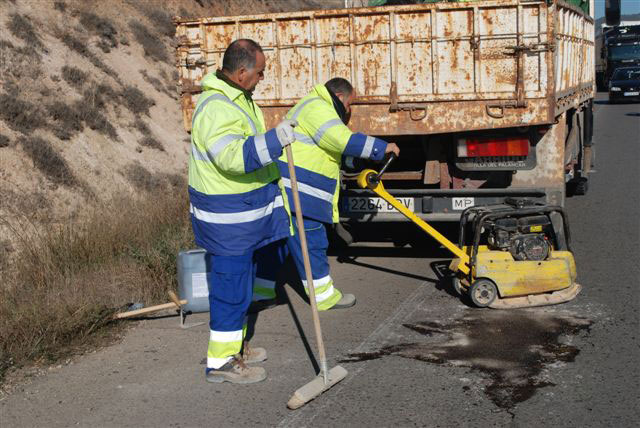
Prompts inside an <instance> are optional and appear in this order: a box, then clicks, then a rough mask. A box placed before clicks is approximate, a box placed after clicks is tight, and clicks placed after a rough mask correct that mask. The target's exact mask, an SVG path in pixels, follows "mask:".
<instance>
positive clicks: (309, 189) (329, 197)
mask: <svg viewBox="0 0 640 428" xmlns="http://www.w3.org/2000/svg"><path fill="white" fill-rule="evenodd" d="M282 183H283V184H284V186H285V187H288V188H291V180H290V179H288V178H286V177H282ZM298 190H299V191H300V192H302V193H306V194H307V195H309V196H313V197H316V198H318V199H322V200H324V201H327V202H330V203H333V193H329V192H325V191H324V190H321V189H318V188H316V187H313V186H310V185H308V184H306V183H301V182H298Z"/></svg>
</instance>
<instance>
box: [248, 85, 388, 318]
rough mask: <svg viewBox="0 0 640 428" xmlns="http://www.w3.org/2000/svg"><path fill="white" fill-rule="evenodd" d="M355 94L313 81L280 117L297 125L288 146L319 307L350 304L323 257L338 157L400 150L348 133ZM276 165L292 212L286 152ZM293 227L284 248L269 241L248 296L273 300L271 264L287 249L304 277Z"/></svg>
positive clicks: (332, 218) (333, 218)
mask: <svg viewBox="0 0 640 428" xmlns="http://www.w3.org/2000/svg"><path fill="white" fill-rule="evenodd" d="M355 96H356V93H355V90H354V89H353V87H352V86H351V84H350V83H349V81H347V80H345V79H342V78H333V79H331V80H329V81H328V82H327V83H326V84H324V85H316V86H315V87H314V88H313V89H312V90H311V92H310V93H309V94H308V95H307V96H305V97H304V98H302V99H301V100H300V101H299V102H298V103H297V104H296V105H295V106H294V107H293V108H292V109H291V110H289V112H288V113H287V115H286V118H287V119H289V120H293V121H295V122H296V123H297V126H296V127H295V129H294V135H295V140H296V141H295V142H294V143H293V144H292V145H291V149H292V151H293V159H294V162H295V171H296V178H297V180H298V191H299V193H300V202H301V208H302V214H303V221H304V229H305V232H306V237H307V244H308V247H309V258H310V261H311V271H312V274H313V283H314V287H315V295H316V303H317V306H318V309H319V310H321V311H322V310H327V309H336V308H348V307H350V306H353V305H354V304H355V302H356V299H355V296H354V295H353V294H346V293H345V294H342V293H341V292H340V291H339V290H338V289H337V288H336V287H335V286H334V283H333V279H332V278H331V275H330V273H329V262H328V260H327V248H328V246H329V244H328V240H327V232H326V226H325V225H326V224H331V223H337V222H338V221H339V213H338V196H339V189H340V183H339V177H340V164H341V161H342V158H343V156H344V157H346V158H347V159H348V158H351V159H353V158H354V157H357V158H364V159H371V160H374V161H380V160H382V158H383V157H384V155H385V154H386V153H390V152H393V153H395V154H396V155H398V154H399V153H400V149H399V148H398V146H397V145H396V144H394V143H389V144H387V143H386V142H384V141H383V140H380V139H378V138H375V137H371V136H367V135H364V134H361V133H358V132H355V133H354V132H352V131H351V130H350V129H349V128H348V127H347V124H348V123H349V119H350V116H351V103H352V102H353V100H354V98H355ZM277 163H278V167H279V168H280V174H281V175H282V182H283V183H284V186H285V189H286V191H287V196H288V200H289V203H290V209H291V211H292V213H293V214H294V215H295V214H296V213H295V208H294V204H293V197H292V195H291V181H290V177H289V170H288V168H287V158H286V154H285V155H283V156H282V157H281V158H280V159H279V160H278V162H277ZM293 227H294V229H295V234H294V235H293V236H291V237H290V238H289V239H288V240H287V246H286V248H282V247H281V245H282V244H281V243H280V242H278V243H275V244H271V246H272V247H274V249H276V251H270V252H268V254H266V257H268V258H270V259H271V261H270V262H269V263H264V264H262V265H261V266H258V271H257V277H256V286H255V288H254V299H273V298H275V291H274V286H275V278H276V273H277V267H278V266H279V264H281V263H282V262H283V258H284V256H286V254H287V253H290V254H291V255H292V257H293V260H294V262H295V265H296V267H297V270H298V274H299V275H300V278H306V276H305V271H304V264H303V259H302V254H301V249H300V237H299V234H298V231H297V223H296V221H293ZM302 283H303V285H304V287H305V290H306V291H307V293H308V288H307V287H308V284H307V281H306V280H305V279H302Z"/></svg>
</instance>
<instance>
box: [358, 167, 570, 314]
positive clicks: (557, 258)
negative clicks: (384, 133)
mask: <svg viewBox="0 0 640 428" xmlns="http://www.w3.org/2000/svg"><path fill="white" fill-rule="evenodd" d="M394 158H395V156H394V155H392V156H391V157H390V158H389V159H388V161H387V163H386V164H385V165H384V167H383V168H382V169H381V170H380V172H376V171H374V170H371V169H366V170H364V171H362V172H361V173H360V174H359V176H358V185H359V186H360V187H362V188H363V189H370V190H372V191H373V192H374V193H375V194H377V195H378V196H380V197H381V198H383V199H384V200H385V201H387V202H388V203H390V204H391V205H392V206H393V207H394V208H395V209H397V210H398V211H400V213H402V214H403V215H404V216H405V217H407V218H408V219H409V220H411V221H412V222H414V223H415V224H417V225H418V226H419V227H420V228H421V229H423V230H424V231H425V232H426V233H428V234H429V235H431V236H432V237H433V238H434V239H435V240H436V241H438V242H439V243H440V244H442V245H443V246H444V247H445V248H447V249H448V250H449V251H451V252H452V253H453V254H454V255H455V257H456V258H455V259H453V261H452V262H451V265H450V269H451V271H452V272H453V273H454V274H455V276H454V278H453V285H454V288H455V289H456V291H457V292H458V293H460V294H462V293H466V294H468V296H469V297H470V299H471V301H472V302H473V303H474V304H475V305H476V306H478V307H490V308H496V309H508V308H522V307H531V306H543V305H553V304H557V303H563V302H567V301H569V300H572V299H573V298H575V297H576V296H577V295H578V293H579V292H580V290H581V288H582V287H581V286H580V285H579V284H578V283H576V282H575V280H576V264H575V261H574V259H573V254H572V253H571V251H570V248H569V227H568V222H567V219H566V216H565V214H564V211H563V210H562V208H560V207H552V206H546V205H542V204H539V203H535V202H533V201H531V200H527V199H507V200H506V201H505V203H504V204H500V205H489V206H478V207H472V208H467V209H466V210H464V211H463V212H462V214H461V217H460V233H459V242H458V245H455V244H454V243H453V242H451V241H450V240H449V239H447V238H446V237H444V236H443V235H442V234H441V233H439V232H438V231H437V230H435V229H434V228H433V227H432V226H431V225H429V224H428V223H427V222H425V221H424V220H422V219H421V218H419V217H418V216H416V215H415V214H414V213H413V212H412V211H410V210H409V209H407V208H406V207H405V206H404V205H403V204H402V203H401V202H400V201H398V200H397V199H395V198H394V197H393V196H391V195H390V194H389V193H388V192H387V191H386V190H385V188H384V186H383V184H382V180H381V176H382V174H384V172H385V170H386V169H387V167H388V166H389V164H390V163H391V162H392V161H393V159H394Z"/></svg>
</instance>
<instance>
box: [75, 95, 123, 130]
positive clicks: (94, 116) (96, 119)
mask: <svg viewBox="0 0 640 428" xmlns="http://www.w3.org/2000/svg"><path fill="white" fill-rule="evenodd" d="M74 109H75V110H76V112H77V113H78V115H79V116H80V118H81V119H82V120H83V121H84V122H85V123H86V124H87V126H88V127H89V128H91V129H93V130H94V131H98V132H99V133H101V134H103V135H106V136H107V137H110V138H112V139H114V140H118V133H117V132H116V129H115V128H114V127H113V125H112V124H111V122H109V119H107V118H106V117H105V115H104V114H102V112H100V110H99V109H98V107H97V105H96V101H95V99H91V98H86V97H83V98H81V99H80V100H78V101H76V102H75V104H74Z"/></svg>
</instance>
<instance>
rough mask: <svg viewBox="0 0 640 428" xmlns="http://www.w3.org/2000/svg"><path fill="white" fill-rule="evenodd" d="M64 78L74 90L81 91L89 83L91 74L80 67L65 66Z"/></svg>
mask: <svg viewBox="0 0 640 428" xmlns="http://www.w3.org/2000/svg"><path fill="white" fill-rule="evenodd" d="M62 78H63V79H64V80H65V81H66V82H67V83H68V84H70V85H71V86H73V87H74V88H77V89H80V88H82V87H83V86H84V84H85V83H87V79H89V74H88V73H85V72H84V71H82V70H80V69H79V68H78V67H73V66H68V65H64V66H62Z"/></svg>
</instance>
